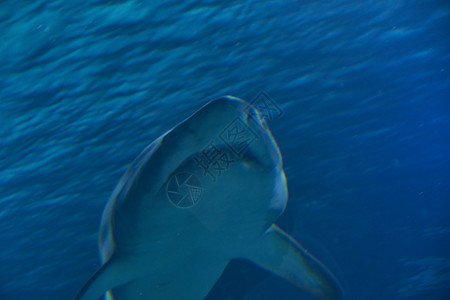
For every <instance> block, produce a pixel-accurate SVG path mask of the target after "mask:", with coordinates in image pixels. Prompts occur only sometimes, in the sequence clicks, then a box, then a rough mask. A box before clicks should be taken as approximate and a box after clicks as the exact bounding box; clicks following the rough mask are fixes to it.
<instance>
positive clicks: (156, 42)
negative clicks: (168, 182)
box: [0, 0, 450, 300]
mask: <svg viewBox="0 0 450 300" xmlns="http://www.w3.org/2000/svg"><path fill="white" fill-rule="evenodd" d="M449 17H450V5H449V4H448V1H446V0H441V1H439V0H426V1H406V0H400V1H375V0H368V1H354V0H353V1H343V0H336V1H293V0H283V1H218V0H216V1H183V2H181V1H152V2H150V1H147V2H146V1H120V2H115V1H86V2H80V1H42V0H41V1H2V2H1V4H0V120H1V123H0V230H1V231H0V299H70V298H71V297H73V296H74V294H75V293H76V291H77V290H78V289H79V288H80V287H81V286H82V285H83V283H84V282H85V281H86V280H87V279H88V278H89V277H90V275H91V274H92V273H93V272H94V271H95V270H96V269H97V268H98V267H99V256H98V251H97V232H98V226H99V221H100V216H101V212H102V209H103V207H104V205H105V203H106V201H107V199H108V197H109V195H110V193H111V192H112V190H113V188H114V186H115V185H116V183H117V181H118V180H119V178H120V176H121V174H122V173H123V172H124V171H125V170H126V168H127V166H128V165H129V164H130V163H131V161H132V160H133V159H134V158H135V157H136V156H137V155H138V153H139V152H140V151H141V150H142V149H143V148H144V147H145V146H146V145H147V144H149V143H150V142H151V141H152V140H153V139H155V138H157V137H158V136H159V135H161V134H162V133H164V132H165V131H166V130H168V129H170V128H171V127H172V126H174V125H176V124H177V123H178V122H179V121H181V120H182V119H184V118H185V117H187V116H189V115H190V114H191V113H192V112H193V111H195V110H196V109H198V108H199V107H201V106H202V105H203V104H204V103H206V101H207V100H209V99H212V98H214V97H217V96H220V95H224V94H231V95H234V96H238V97H241V98H243V99H246V100H249V101H250V100H252V99H254V97H255V96H256V95H257V94H258V93H259V92H260V91H261V90H264V91H265V92H266V93H267V94H268V95H270V97H271V99H273V100H274V102H275V103H277V105H279V107H280V108H281V109H282V111H283V114H282V115H281V116H280V117H276V118H273V119H272V120H269V121H268V123H269V126H270V127H271V130H272V133H273V135H274V137H275V139H276V140H277V142H278V144H279V147H280V149H281V152H282V154H283V159H284V165H285V171H286V175H287V180H288V186H289V202H288V205H287V209H286V212H285V213H284V215H282V217H281V218H280V219H279V220H278V222H277V223H278V225H279V226H280V227H281V228H283V229H284V230H285V231H287V232H288V233H290V234H291V235H292V236H294V237H295V238H296V239H297V240H298V241H299V242H300V243H302V244H303V246H305V247H306V248H307V249H309V250H310V252H311V253H313V254H314V255H315V256H316V257H318V258H319V259H321V260H322V261H323V262H324V263H325V264H326V265H327V266H328V267H329V268H330V269H331V270H332V271H333V272H334V273H335V275H336V276H337V277H338V278H339V280H340V281H341V283H342V285H343V287H344V289H345V294H346V299H431V300H437V299H449V298H448V295H450V97H449V95H450V34H449V28H450V19H449ZM209 299H309V298H306V296H304V295H303V294H301V293H300V292H299V291H298V290H296V289H295V288H293V287H291V286H290V285H289V284H287V283H286V282H284V281H282V280H280V279H278V278H277V277H275V276H274V275H271V274H268V273H266V272H264V271H262V270H260V269H258V268H257V267H255V266H253V265H251V264H249V263H248V262H246V261H234V262H233V263H232V264H231V265H230V266H229V268H228V269H227V270H226V271H225V273H224V274H223V277H222V278H221V279H220V280H219V282H218V283H217V285H216V286H215V287H214V289H213V290H212V291H211V293H210V295H209Z"/></svg>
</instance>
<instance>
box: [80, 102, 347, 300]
mask: <svg viewBox="0 0 450 300" xmlns="http://www.w3.org/2000/svg"><path fill="white" fill-rule="evenodd" d="M287 199H288V190H287V181H286V176H285V173H284V170H283V162H282V157H281V154H280V150H279V148H278V145H277V143H276V141H275V139H274V138H273V136H272V133H271V132H270V130H269V128H268V125H267V122H266V120H265V119H264V117H263V115H262V114H261V112H260V111H258V109H256V108H255V107H254V106H253V105H251V104H249V103H247V102H245V101H244V100H242V99H239V98H237V97H233V96H223V97H219V98H217V99H214V100H212V101H210V102H208V103H207V104H205V105H204V106H203V107H201V108H200V109H199V110H198V111H196V112H195V113H194V114H192V115H191V116H190V117H188V118H187V119H185V120H184V121H182V122H181V123H179V124H178V125H176V126H175V127H173V128H172V129H171V130H169V131H168V132H166V133H164V134H163V135H162V136H161V137H159V138H157V139H156V140H155V141H153V142H152V143H151V144H150V145H149V146H147V147H146V148H145V149H144V150H143V151H142V153H141V154H140V155H139V156H138V157H137V158H136V159H135V160H134V161H133V162H132V164H131V166H130V167H129V168H128V169H127V171H126V172H125V174H124V175H123V177H122V178H121V179H120V181H119V183H118V184H117V186H116V188H115V189H114V191H113V193H112V195H111V197H110V199H109V201H108V202H107V204H106V207H105V209H104V212H103V216H102V220H101V226H100V232H99V248H100V253H101V258H102V266H101V268H100V269H99V270H98V271H96V272H95V273H94V274H93V275H92V277H91V278H90V279H89V280H88V281H87V282H86V283H85V284H84V286H83V287H82V288H81V289H80V290H79V292H78V293H77V295H76V296H75V297H74V300H97V299H99V298H101V297H102V296H104V297H106V299H116V300H120V299H127V300H134V299H203V298H205V297H206V296H207V294H208V292H209V291H210V290H211V289H212V287H213V286H214V284H215V282H216V281H217V280H218V278H219V277H220V276H221V274H222V272H223V270H224V269H225V268H226V266H227V264H228V263H229V262H230V261H231V260H233V259H235V258H243V259H246V260H249V261H251V262H253V263H254V264H256V265H257V266H259V267H261V268H262V269H265V270H267V271H269V272H272V273H274V274H276V275H277V276H279V277H281V278H283V279H285V280H287V281H288V282H290V283H291V284H293V285H294V286H296V287H298V288H299V289H300V290H301V291H303V292H304V293H306V294H308V295H309V296H311V297H313V298H315V299H323V300H335V299H341V298H342V297H343V293H342V289H341V288H340V285H339V283H338V281H337V280H336V278H335V276H334V275H333V274H332V273H331V272H330V271H329V270H328V269H327V268H326V267H325V266H324V265H323V264H322V263H321V262H319V261H318V260H317V259H315V258H314V257H313V256H312V255H311V254H309V252H308V251H307V250H305V249H304V248H303V247H302V246H301V245H300V244H299V243H298V242H297V241H296V240H295V239H294V238H293V237H291V236H290V235H288V234H287V233H285V232H284V231H283V230H281V229H280V228H279V227H278V226H277V225H275V224H274V222H275V221H276V220H277V219H278V217H279V216H280V215H281V214H282V213H283V211H284V210H285V208H286V203H287Z"/></svg>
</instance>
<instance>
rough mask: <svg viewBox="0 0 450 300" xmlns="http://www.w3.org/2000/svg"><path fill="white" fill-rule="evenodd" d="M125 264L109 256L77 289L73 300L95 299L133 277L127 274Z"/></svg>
mask: <svg viewBox="0 0 450 300" xmlns="http://www.w3.org/2000/svg"><path fill="white" fill-rule="evenodd" d="M128 273H129V272H126V268H125V265H124V264H123V262H121V261H120V260H117V259H114V258H111V259H110V260H109V261H108V262H107V263H105V264H104V265H103V266H102V267H101V268H100V269H99V270H97V272H95V273H94V275H92V277H91V278H90V279H89V280H88V281H87V282H86V283H85V285H84V286H83V287H82V288H81V289H80V290H79V291H78V293H77V295H76V296H75V298H74V300H97V299H99V298H100V297H101V296H102V295H103V294H104V293H106V292H107V291H108V290H111V289H112V288H114V287H117V286H119V285H122V284H125V283H127V282H129V281H130V280H132V279H133V278H132V277H130V276H127V274H128Z"/></svg>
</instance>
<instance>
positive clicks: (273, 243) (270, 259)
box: [247, 225, 342, 300]
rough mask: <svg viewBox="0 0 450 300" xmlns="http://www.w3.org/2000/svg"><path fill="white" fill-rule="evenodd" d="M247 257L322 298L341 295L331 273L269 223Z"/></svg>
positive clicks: (326, 298)
mask: <svg viewBox="0 0 450 300" xmlns="http://www.w3.org/2000/svg"><path fill="white" fill-rule="evenodd" d="M255 246H256V247H254V248H253V247H252V249H253V251H251V253H249V254H248V256H247V258H248V259H250V260H251V261H253V262H255V263H256V264H257V265H259V266H261V267H262V268H264V269H267V270H269V271H271V272H273V273H275V274H277V275H278V276H280V277H282V278H284V279H286V280H288V281H289V282H291V283H292V284H294V285H295V286H297V287H298V288H300V289H301V290H303V291H304V292H306V293H307V294H309V295H311V296H313V297H315V298H317V299H323V300H335V299H341V298H342V291H341V288H340V286H339V283H338V282H337V280H336V279H335V278H334V275H333V274H332V273H331V272H330V271H329V270H328V269H327V268H326V267H325V266H323V265H322V264H321V263H320V262H319V261H318V260H317V259H315V258H314V257H313V256H312V255H311V254H309V253H308V252H307V251H306V250H305V249H303V248H302V246H300V244H299V243H298V242H296V241H295V240H294V239H293V238H292V237H291V236H289V235H288V234H286V233H285V232H283V231H282V230H281V229H280V228H278V227H277V226H276V225H272V226H271V227H270V228H269V229H268V230H267V231H266V232H265V233H264V234H263V235H262V236H261V239H260V242H259V243H256V245H255Z"/></svg>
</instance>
